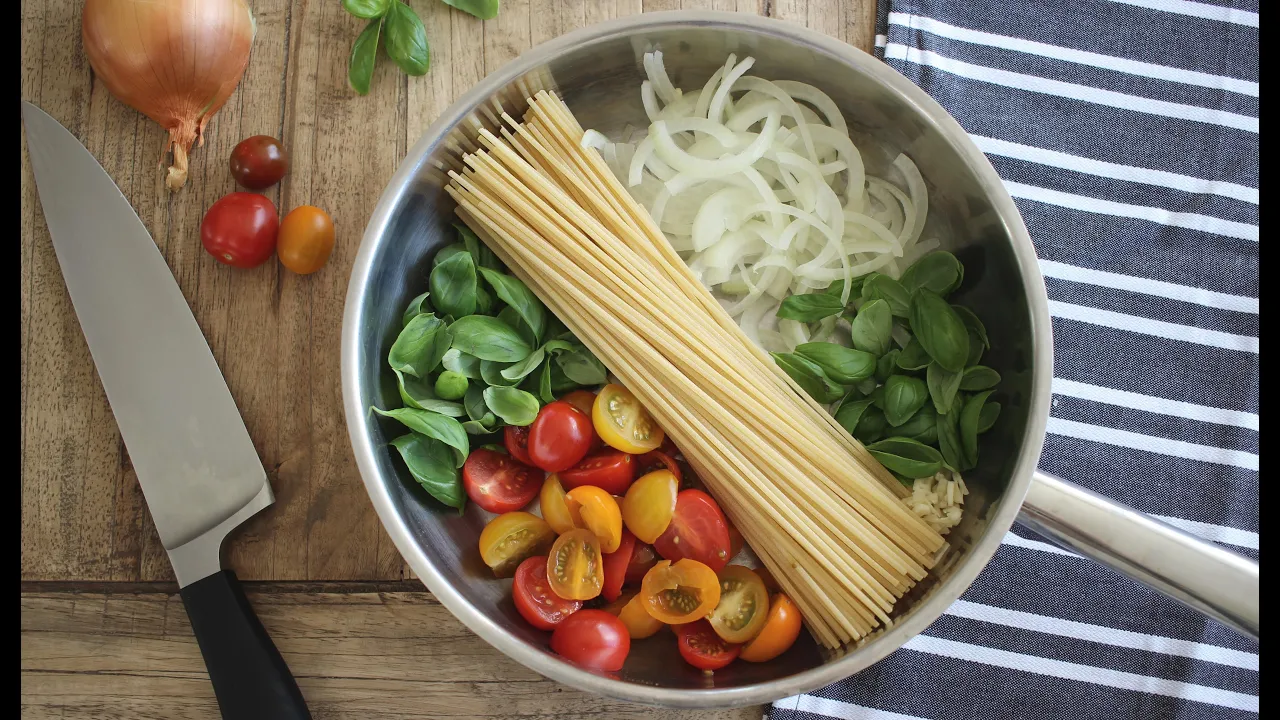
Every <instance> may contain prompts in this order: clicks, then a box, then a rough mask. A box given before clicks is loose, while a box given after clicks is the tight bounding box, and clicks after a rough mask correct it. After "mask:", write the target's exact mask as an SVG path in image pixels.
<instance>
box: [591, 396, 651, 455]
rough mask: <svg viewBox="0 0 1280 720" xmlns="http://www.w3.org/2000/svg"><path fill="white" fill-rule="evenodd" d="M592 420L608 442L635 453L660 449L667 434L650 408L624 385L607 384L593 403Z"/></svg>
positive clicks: (615, 447)
mask: <svg viewBox="0 0 1280 720" xmlns="http://www.w3.org/2000/svg"><path fill="white" fill-rule="evenodd" d="M591 422H592V424H594V425H595V427H596V432H597V433H599V434H600V439H601V440H604V442H605V444H606V445H608V446H609V447H611V448H614V449H615V450H621V451H622V452H625V453H631V454H632V455H639V454H640V453H647V452H649V451H650V450H657V449H658V446H659V445H661V444H662V438H663V437H665V435H664V433H663V432H662V428H660V427H658V423H656V422H654V421H653V417H652V416H650V415H649V411H648V410H645V409H644V406H643V405H641V404H640V401H639V400H637V399H636V396H635V395H632V394H631V391H630V390H627V389H626V388H624V387H622V386H621V385H605V386H604V389H603V390H601V391H600V394H599V395H597V396H596V401H595V403H594V404H593V405H592V406H591Z"/></svg>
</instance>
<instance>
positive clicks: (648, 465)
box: [636, 450, 684, 482]
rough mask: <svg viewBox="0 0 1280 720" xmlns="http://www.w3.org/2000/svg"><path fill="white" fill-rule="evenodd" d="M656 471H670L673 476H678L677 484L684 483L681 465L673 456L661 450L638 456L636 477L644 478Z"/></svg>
mask: <svg viewBox="0 0 1280 720" xmlns="http://www.w3.org/2000/svg"><path fill="white" fill-rule="evenodd" d="M654 470H668V471H670V472H671V474H672V475H675V476H676V481H677V482H680V481H682V480H683V478H684V474H683V473H681V472H680V464H679V463H677V462H676V461H675V458H673V457H672V456H671V455H668V454H667V453H665V452H662V451H661V450H653V451H652V452H647V453H645V454H643V455H637V456H636V477H644V476H645V475H647V474H649V473H651V472H653V471H654Z"/></svg>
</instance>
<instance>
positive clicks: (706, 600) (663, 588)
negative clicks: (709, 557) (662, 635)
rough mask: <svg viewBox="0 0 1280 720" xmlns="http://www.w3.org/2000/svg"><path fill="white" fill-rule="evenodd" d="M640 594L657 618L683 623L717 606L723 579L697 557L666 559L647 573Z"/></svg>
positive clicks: (699, 618)
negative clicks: (673, 562) (673, 560)
mask: <svg viewBox="0 0 1280 720" xmlns="http://www.w3.org/2000/svg"><path fill="white" fill-rule="evenodd" d="M640 597H641V598H642V600H643V602H644V609H645V610H648V611H649V614H650V615H652V616H653V618H654V619H655V620H661V621H662V622H664V623H666V624H668V625H682V624H684V623H691V622H693V621H694V620H701V619H702V618H704V617H706V615H707V613H709V612H711V611H712V610H714V609H715V608H716V605H717V604H719V602H720V580H719V578H717V577H716V572H715V571H714V570H712V569H711V568H709V567H707V566H706V565H704V564H702V563H700V562H698V561H697V560H690V559H689V558H685V559H683V560H681V561H679V562H677V563H676V564H674V565H672V564H671V561H670V560H663V561H662V562H660V563H658V564H657V565H654V566H653V567H652V568H650V569H649V572H647V573H645V575H644V580H643V581H641V583H640Z"/></svg>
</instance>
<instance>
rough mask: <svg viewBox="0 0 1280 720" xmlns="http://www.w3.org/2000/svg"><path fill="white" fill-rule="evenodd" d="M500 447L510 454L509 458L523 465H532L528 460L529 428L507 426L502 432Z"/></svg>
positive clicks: (526, 426)
mask: <svg viewBox="0 0 1280 720" xmlns="http://www.w3.org/2000/svg"><path fill="white" fill-rule="evenodd" d="M502 445H503V446H504V447H506V448H507V452H509V453H511V457H513V458H515V459H516V460H519V461H520V462H522V463H524V464H525V465H533V461H532V460H530V459H529V426H528V425H508V426H506V428H504V429H503V431H502Z"/></svg>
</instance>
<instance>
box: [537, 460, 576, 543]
mask: <svg viewBox="0 0 1280 720" xmlns="http://www.w3.org/2000/svg"><path fill="white" fill-rule="evenodd" d="M538 505H539V506H541V507H542V519H543V520H546V521H547V524H548V525H550V526H551V529H552V530H555V531H556V534H557V535H559V534H561V533H567V532H569V531H570V530H572V529H574V528H575V527H577V525H576V524H574V522H573V515H572V514H570V512H569V502H568V496H567V495H566V494H565V492H564V487H563V486H562V485H561V484H560V478H559V476H557V475H556V474H555V473H551V474H550V475H548V476H547V479H546V480H544V481H543V482H542V490H541V491H540V492H539V493H538Z"/></svg>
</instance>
